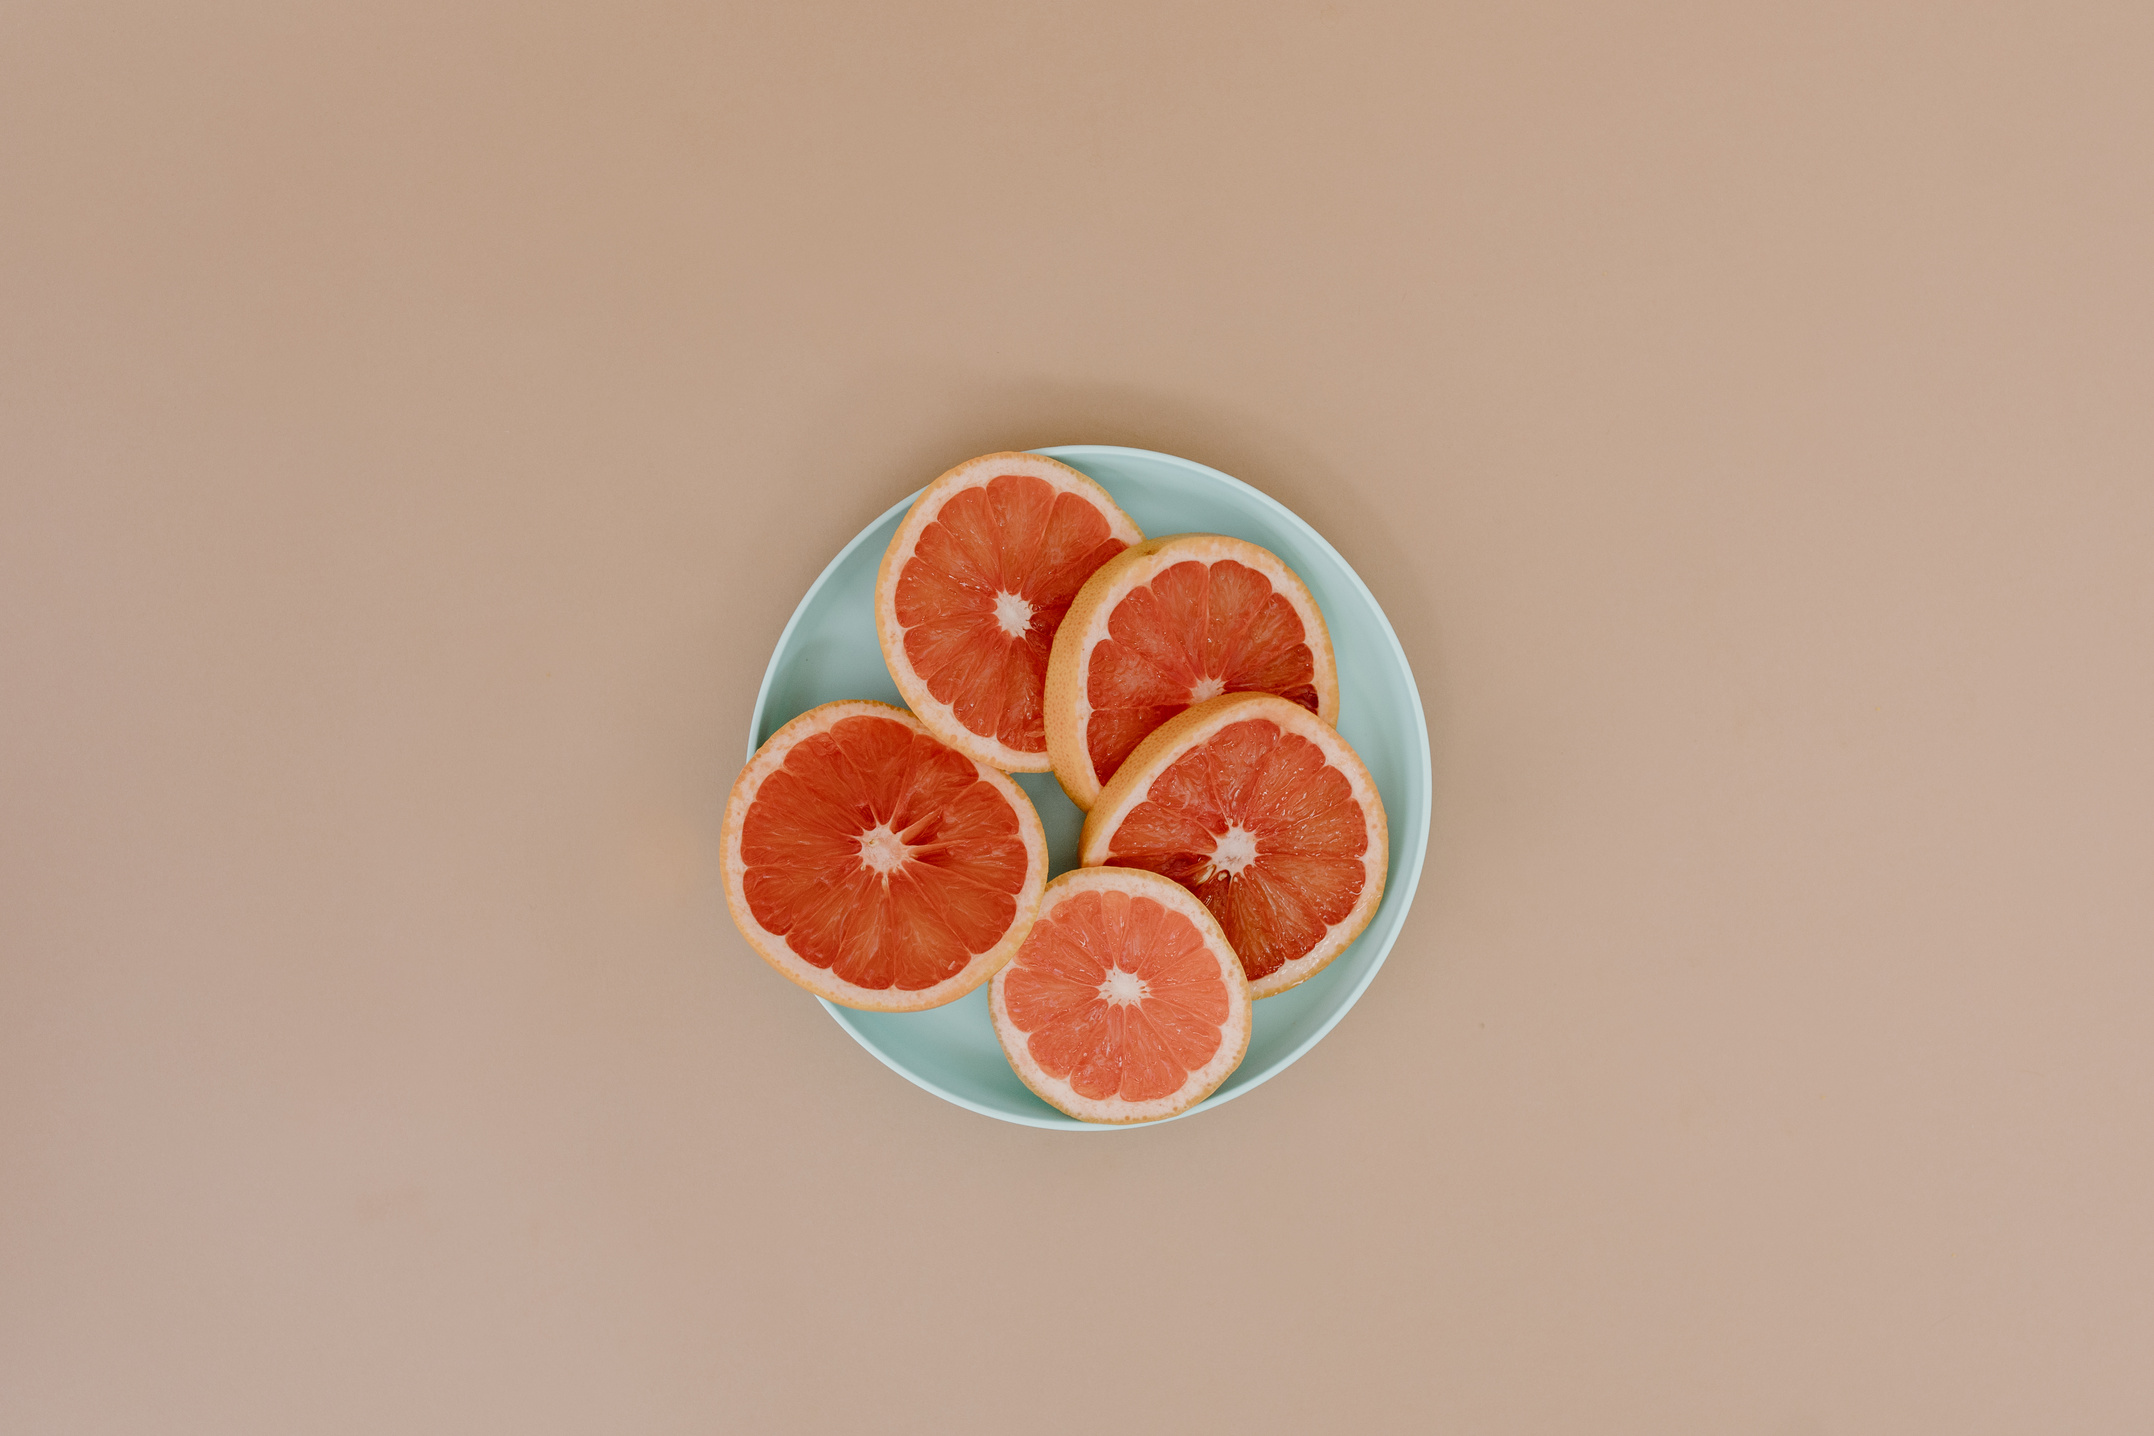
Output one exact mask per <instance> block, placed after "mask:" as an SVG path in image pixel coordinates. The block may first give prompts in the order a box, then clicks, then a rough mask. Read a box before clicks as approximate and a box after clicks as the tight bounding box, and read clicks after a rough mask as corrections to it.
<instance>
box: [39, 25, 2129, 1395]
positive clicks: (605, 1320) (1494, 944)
mask: <svg viewBox="0 0 2154 1436" xmlns="http://www.w3.org/2000/svg"><path fill="white" fill-rule="evenodd" d="M2150 54H2154V11H2149V9H2148V8H2147V7H2145V6H2143V5H2136V4H2121V3H2103V4H2071V3H2067V4H2063V5H2057V6H2031V5H2020V6H2006V5H1996V4H1987V3H1978V4H1974V5H1969V6H1962V7H1953V8H1940V7H1935V6H1919V5H1913V4H1907V3H1901V0H1888V3H1884V4H1847V3H1831V4H1824V5H1810V6H1779V7H1759V6H1733V7H1731V6H1721V5H1707V4H1686V3H1673V4H1662V5H1632V6H1620V7H1612V6H1588V5H1582V4H1538V3H1527V4H1522V5H1495V4H1483V5H1474V6H1467V5H1456V4H1434V5H1427V4H1394V5H1364V4H1352V3H1345V0H1340V3H1322V4H1303V5H1283V4H1264V5H1257V6H1250V7H1227V6H1183V5H1166V6H1134V5H1119V4H1114V5H1102V6H1071V7H1047V6H1032V5H1008V4H987V3H982V4H977V5H957V4H942V3H937V4H930V5H927V6H923V7H882V6H871V5H857V6H849V7H832V6H822V5H813V4H811V5H800V6H781V5H767V6H716V7H696V6H685V7H684V6H678V5H659V4H650V3H645V0H622V3H614V4H607V5H597V4H564V5H552V6H546V7H532V6H527V5H507V4H467V3H457V0H450V3H437V4H428V5H417V4H409V3H402V0H395V3H382V4H368V5H353V4H345V3H334V4H327V5H316V6H302V7H292V6H274V5H267V4H244V3H243V4H237V5H220V6H202V5H185V4H183V5H177V6H173V5H164V6H153V5H146V4H140V3H124V0H123V3H114V4H101V5H60V4H53V3H26V4H20V5H16V6H12V7H10V8H9V9H8V10H7V12H6V14H5V15H4V16H0V135H4V136H5V141H4V144H0V193H4V194H5V196H6V199H5V202H4V203H0V812H4V814H5V818H4V821H0V1430H6V1431H9V1432H23V1433H46V1432H51V1433H62V1432H65V1433H77V1432H81V1433H134V1432H140V1433H157V1436H179V1434H180V1433H215V1436H253V1433H261V1436H271V1433H275V1436H285V1433H294V1432H306V1433H375V1432H384V1431H395V1432H401V1433H467V1432H473V1431H515V1432H518V1433H523V1436H541V1433H554V1432H563V1433H565V1432H587V1431H636V1432H642V1433H672V1432H682V1433H687V1432H695V1433H709V1432H714V1431H717V1432H744V1433H745V1432H787V1433H813V1432H848V1433H851V1432H862V1431H877V1432H989V1431H994V1432H1006V1431H1010V1430H1015V1429H1024V1430H1030V1431H1037V1432H1042V1433H1058V1432H1069V1433H1078V1432H1087V1433H1089V1432H1098V1431H1104V1430H1127V1431H1145V1432H1188V1431H1198V1430H1235V1431H1241V1432H1249V1433H1270V1432H1289V1431H1305V1430H1335V1431H1367V1432H1390V1431H1402V1432H1403V1431H1414V1432H1419V1431H1455V1432H1491V1433H1505V1432H1536V1433H1545V1432H1564V1433H1572V1432H1575V1433H1592V1436H1621V1434H1622V1433H1641V1436H1643V1433H1651V1436H1668V1433H1688V1432H1697V1433H1720V1432H1736V1431H1739V1432H1759V1433H1768V1436H1805V1434H1806V1433H1807V1436H1817V1433H1872V1432H1874V1433H1906V1432H1951V1433H1954V1436H1978V1433H2000V1436H2001V1433H2020V1432H2029V1431H2042V1432H2089V1433H2128V1432H2139V1431H2145V1430H2148V1429H2154V1366H2150V1364H2149V1362H2148V1359H2147V1354H2148V1352H2149V1351H2150V1350H2154V1299H2150V1296H2149V1293H2150V1291H2154V1221H2150V1220H2149V1218H2148V1215H2147V1213H2148V1200H2147V1193H2148V1191H2149V1189H2150V1187H2154V1148H2150V1146H2149V1142H2148V1134H2149V1132H2150V1131H2154V1042H2150V1041H2149V1017H2150V1013H2154V738H2150V734H2154V642H2150V638H2154V562H2150V559H2149V555H2150V554H2154V406H2150V405H2149V403H2148V402H2147V400H2148V395H2149V394H2150V393H2154V357H2150V356H2154V346H2150V344H2149V340H2148V336H2149V334H2150V333H2154V285H2150V282H2149V278H2148V275H2149V270H2148V265H2147V256H2148V255H2149V254H2150V253H2154V191H2150V190H2149V188H2148V186H2147V181H2146V176H2147V175H2148V173H2149V172H2150V170H2154V138H2150V137H2154V85H2150V84H2149V83H2148V82H2147V81H2148V56H2149V55H2150ZM1081 441H1089V442H1103V443H1121V444H1130V445H1135V446H1139V447H1145V448H1152V449H1159V450H1164V451H1167V452H1171V453H1176V454H1183V455H1187V456H1189V457H1191V458H1194V459H1197V460H1200V461H1202V462H1205V463H1208V464H1211V465H1214V466H1216V467H1218V468H1220V469H1223V470H1225V471H1226V472H1229V473H1232V474H1234V475H1236V476H1238V477H1240V478H1242V479H1245V480H1247V481H1249V482H1251V483H1253V484H1256V485H1257V486H1259V487H1260V488H1263V489H1265V490H1266V491H1268V492H1270V493H1272V494H1273V495H1275V496H1277V497H1278V498H1279V499H1281V500H1282V501H1284V502H1285V503H1286V504H1287V505H1288V506H1290V507H1291V508H1293V509H1294V510H1295V511H1297V512H1298V513H1300V514H1301V515H1302V516H1303V517H1305V518H1306V519H1308V520H1309V521H1310V522H1311V523H1312V524H1314V525H1315V527H1316V528H1317V529H1318V530H1320V531H1321V532H1322V533H1324V534H1325V535H1326V536H1327V537H1328V538H1330V539H1331V540H1332V541H1333V542H1334V543H1335V544H1336V545H1337V546H1338V547H1339V548H1340V549H1341V550H1342V551H1343V552H1344V553H1345V555H1346V556H1347V558H1348V559H1349V560H1350V561H1351V562H1352V563H1353V564H1354V565H1355V566H1356V568H1357V569H1358V570H1359V572H1360V573H1361V574H1362V575H1363V576H1364V577H1365V578H1366V579H1367V581H1368V583H1369V585H1370V587H1371V588H1372V589H1373V590H1374V592H1375V593H1376V595H1377V597H1378V598H1379V599H1380V600H1381V601H1382V603H1383V604H1384V606H1385V608H1386V610H1387V611H1388V613H1389V614H1390V616H1391V618H1392V621H1393V623H1394V624H1395V626H1396V628H1397V630H1398V632H1399V635H1400V637H1401V639H1402V640H1403V641H1404V643H1405V646H1406V649H1407V652H1408V654H1409V656H1410V657H1411V659H1412V661H1413V664H1414V666H1415V670H1416V672H1417V673H1418V674H1419V675H1420V679H1421V684H1422V691H1423V697H1424V700H1425V702H1426V705H1427V709H1428V715H1429V720H1430V727H1431V731H1432V737H1433V741H1434V751H1435V763H1436V777H1435V814H1436V817H1435V826H1434V831H1433V834H1432V839H1431V844H1430V849H1429V857H1428V865H1427V869H1426V871H1425V875H1424V877H1423V881H1422V884H1421V889H1420V894H1419V897H1418V900H1417V901H1416V903H1415V906H1414V909H1413V913H1412V916H1411V919H1410V920H1409V922H1408V924H1407V926H1406V928H1405V930H1404V932H1403V934H1402V936H1401V938H1400V940H1399V943H1398V945H1397V947H1396V948H1395V949H1394V950H1393V952H1392V954H1391V956H1390V959H1389V961H1388V963H1387V964H1386V966H1385V968H1384V970H1383V972H1382V973H1381V975H1380V976H1379V978H1378V980H1377V981H1376V983H1375V985H1374V986H1373V987H1372V988H1371V990H1370V992H1369V993H1368V995H1367V997H1366V998H1365V999H1364V1000H1363V1001H1362V1002H1361V1004H1360V1005H1359V1006H1358V1007H1356V1008H1355V1010H1354V1011H1353V1012H1352V1014H1350V1016H1349V1017H1348V1018H1347V1020H1346V1021H1345V1022H1344V1023H1343V1024H1342V1025H1341V1026H1340V1027H1339V1028H1338V1030H1337V1031H1336V1032H1334V1033H1333V1034H1332V1035H1331V1037H1330V1038H1328V1039H1327V1040H1326V1041H1325V1042H1324V1043H1323V1044H1322V1045H1321V1046H1319V1047H1318V1048H1317V1049H1316V1050H1315V1051H1313V1052H1312V1053H1311V1054H1310V1055H1309V1056H1308V1057H1307V1058H1306V1059H1305V1060H1303V1061H1302V1062H1300V1063H1299V1064H1297V1065H1296V1066H1295V1067H1294V1068H1293V1069H1292V1070H1291V1071H1290V1072H1287V1073H1286V1074H1284V1075H1283V1076H1281V1077H1280V1078H1279V1079H1278V1080H1277V1081H1275V1082H1273V1083H1271V1084H1269V1085H1267V1086H1266V1087H1265V1088H1264V1089H1263V1090H1262V1091H1260V1092H1257V1093H1255V1094H1252V1095H1251V1096H1250V1097H1249V1098H1248V1099H1247V1100H1244V1101H1240V1102H1237V1103H1234V1104H1232V1105H1230V1106H1228V1107H1225V1108H1222V1109H1220V1110H1219V1111H1216V1112H1211V1113H1206V1114H1204V1115H1203V1116H1201V1117H1200V1118H1198V1119H1196V1120H1193V1121H1188V1122H1182V1123H1176V1124H1173V1125H1170V1126H1167V1127H1164V1128H1161V1129H1158V1130H1156V1131H1146V1132H1134V1133H1128V1134H1124V1135H1122V1136H1120V1137H1117V1138H1115V1139H1113V1140H1106V1141H1101V1140H1078V1139H1075V1138H1072V1137H1069V1136H1066V1135H1063V1134H1058V1133H1053V1132H1039V1131H1032V1130H1026V1129H1021V1128H1017V1127H1012V1126H1009V1125H1006V1124H1003V1123H997V1122H991V1121H987V1120H984V1119H982V1118H980V1117H977V1116H974V1115H973V1114H971V1113H968V1112H965V1111H962V1110H960V1109H958V1108H956V1107H954V1106H951V1105H949V1104H947V1103H943V1102H938V1101H936V1100H934V1099H933V1098H932V1097H930V1096H928V1095H927V1094H925V1093H923V1092H921V1091H919V1090H918V1089H916V1088H914V1087H912V1086H910V1085H909V1084H907V1083H904V1082H902V1081H899V1080H898V1079H896V1078H895V1077H894V1076H892V1075H891V1074H890V1073H889V1072H887V1071H885V1070H884V1069H883V1068H881V1067H880V1066H878V1065H877V1064H876V1063H875V1062H874V1061H873V1059H872V1058H870V1057H869V1056H868V1055H867V1054H866V1053H864V1052H862V1051H861V1050H860V1049H859V1048H858V1047H856V1046H855V1045H854V1043H853V1042H852V1040H851V1039H850V1038H848V1037H847V1036H846V1035H845V1034H844V1032H842V1031H841V1030H840V1029H839V1028H838V1027H837V1026H836V1025H834V1024H833V1023H832V1022H831V1021H830V1020H829V1018H828V1017H827V1016H826V1015H825V1014H824V1013H823V1012H822V1011H821V1010H820V1009H819V1008H818V1007H817V1006H816V1005H815V1003H814V1002H812V1001H810V1000H809V999H808V998H807V997H806V996H805V995H804V994H802V993H801V992H799V991H798V990H797V989H795V988H793V987H792V986H791V985H790V984H788V983H786V982H785V981H783V980H782V979H780V978H779V977H778V976H776V975H775V974H773V973H772V972H771V971H770V970H769V969H768V968H767V967H766V966H765V965H764V964H763V963H762V962H760V961H758V960H757V959H756V958H755V957H754V955H753V954H752V953H751V952H750V951H749V950H748V948H747V946H746V945H745V943H743V942H742V941H741V940H740V938H739V937H738V936H737V934H736V933H735V932H734V930H733V927H732V924H731V923H730V922H728V920H727V917H726V912H725V904H724V898H723V894H722V891H721V886H720V883H719V874H718V871H717V867H716V846H717V836H718V830H719V823H720V821H721V809H722V805H723V802H724V798H725V794H726V791H727V789H728V786H729V785H730V783H731V782H732V779H733V776H734V773H735V772H736V770H737V769H738V766H739V761H740V754H739V749H740V740H741V733H742V731H743V729H744V726H745V724H746V721H747V715H748V711H749V706H750V704H751V703H752V701H753V697H754V693H755V685H756V682H757V680H758V678H759V676H760V674H761V672H762V667H763V663H764V661H765V659H766V658H767V656H768V654H769V652H770V647H771V644H772V642H773V640H774V639H775V637H776V636H777V633H778V630H779V628H780V626H781V625H782V624H783V623H784V621H785V617H786V615H787V614H788V613H789V612H790V611H791V609H792V606H793V604H794V602H795V601H796V600H797V599H798V597H799V595H800V593H801V591H802V590H803V589H804V588H805V587H806V585H807V584H808V583H809V582H810V581H811V580H812V579H813V577H814V576H815V574H816V573H817V571H818V570H819V569H820V567H821V566H822V564H823V563H824V562H825V560H826V559H827V558H828V557H829V556H830V554H831V553H833V552H834V551H835V550H836V549H837V548H838V546H839V545H840V544H841V543H843V542H844V541H845V540H846V539H847V538H848V537H850V536H851V535H852V534H853V533H855V532H856V531H857V530H858V529H859V528H860V526H861V525H862V524H863V523H864V522H866V521H867V519H869V518H870V517H872V516H873V515H875V514H877V513H879V512H881V511H882V510H883V509H884V508H885V507H886V506H887V505H889V504H890V503H892V502H893V501H895V500H896V499H897V498H899V497H900V496H902V495H903V494H905V493H907V492H909V491H910V490H911V489H913V488H915V487H917V486H918V485H920V484H922V483H924V482H925V481H926V480H928V479H930V478H932V477H933V476H934V475H935V474H937V473H939V472H941V470H942V469H944V468H945V467H947V466H948V465H949V464H951V463H954V462H956V461H958V460H960V459H963V458H966V457H968V456H970V455H973V454H979V453H985V452H988V451H991V450H995V449H1003V448H1023V447H1031V446H1035V445H1044V444H1054V443H1065V442H1081ZM1345 701H1346V702H1347V703H1349V704H1350V703H1352V702H1353V695H1352V693H1351V692H1349V693H1347V694H1346V695H1345Z"/></svg>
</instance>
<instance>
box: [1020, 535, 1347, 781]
mask: <svg viewBox="0 0 2154 1436" xmlns="http://www.w3.org/2000/svg"><path fill="white" fill-rule="evenodd" d="M1221 693H1276V694H1278V695H1279V696H1280V697H1282V698H1287V699H1291V700H1292V701H1294V702H1296V703H1299V704H1300V705H1301V706H1302V707H1304V708H1306V709H1308V710H1309V711H1310V712H1311V713H1314V714H1315V715H1316V716H1317V717H1319V718H1321V719H1323V720H1324V721H1325V722H1326V723H1331V724H1337V723H1338V721H1339V670H1338V666H1337V665H1336V664H1335V663H1334V662H1333V661H1332V656H1331V635H1330V633H1329V632H1327V631H1326V629H1325V627H1324V615H1323V614H1322V613H1321V612H1319V611H1318V609H1317V606H1316V600H1315V599H1313V598H1311V597H1310V596H1309V590H1308V588H1307V587H1306V586H1305V585H1303V583H1302V581H1301V580H1300V579H1299V578H1296V577H1295V576H1294V571H1293V570H1292V569H1290V568H1288V567H1287V566H1286V565H1285V564H1283V563H1281V562H1280V561H1279V559H1278V557H1277V555H1275V554H1273V553H1272V552H1271V551H1270V550H1268V549H1261V548H1258V547H1257V546H1256V545H1255V544H1253V543H1244V542H1242V540H1240V539H1234V538H1223V537H1221V536H1220V535H1218V534H1176V535H1174V536H1173V537H1171V538H1158V539H1150V540H1148V541H1146V542H1144V543H1141V544H1138V545H1137V546H1136V547H1135V548H1132V549H1129V550H1128V551H1126V552H1124V553H1121V554H1118V555H1116V556H1115V557H1114V558H1113V559H1111V560H1109V561H1108V562H1107V563H1105V564H1103V565H1101V567H1100V569H1099V571H1098V572H1097V573H1095V574H1093V575H1092V577H1091V578H1090V579H1088V580H1086V582H1085V586H1084V587H1083V588H1082V589H1080V590H1078V593H1077V598H1076V601H1075V602H1073V603H1072V604H1071V605H1070V609H1069V613H1068V615H1067V616H1066V617H1064V619H1063V620H1062V626H1061V627H1060V628H1059V629H1057V630H1056V631H1055V642H1054V649H1053V651H1052V652H1051V653H1050V655H1049V657H1048V662H1047V694H1046V700H1045V701H1046V709H1047V755H1048V757H1049V758H1051V759H1052V760H1053V761H1054V769H1055V779H1056V781H1058V782H1060V783H1061V784H1062V791H1063V792H1065V793H1067V794H1069V796H1070V801H1071V802H1073V803H1075V804H1076V805H1077V806H1078V807H1080V808H1089V807H1091V806H1092V804H1093V802H1094V801H1095V800H1096V799H1098V797H1099V790H1100V788H1101V787H1102V786H1104V785H1105V783H1106V782H1107V780H1108V779H1109V778H1112V777H1113V776H1114V774H1115V770H1116V769H1117V768H1119V767H1121V766H1122V764H1123V763H1124V762H1125V761H1126V760H1127V759H1128V758H1129V755H1130V754H1131V753H1132V752H1134V751H1135V750H1136V747H1137V745H1138V744H1139V743H1140V742H1142V741H1144V736H1145V735H1146V734H1147V733H1150V732H1151V731H1152V730H1153V729H1154V728H1157V727H1158V726H1159V725H1160V724H1162V723H1164V722H1166V721H1167V720H1168V719H1169V718H1172V717H1173V716H1174V715H1175V714H1177V713H1179V712H1181V711H1182V710H1183V709H1185V708H1187V707H1188V706H1189V705H1190V704H1192V703H1201V702H1203V701H1204V700H1205V699H1207V698H1214V697H1217V696H1218V695H1219V694H1221Z"/></svg>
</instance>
